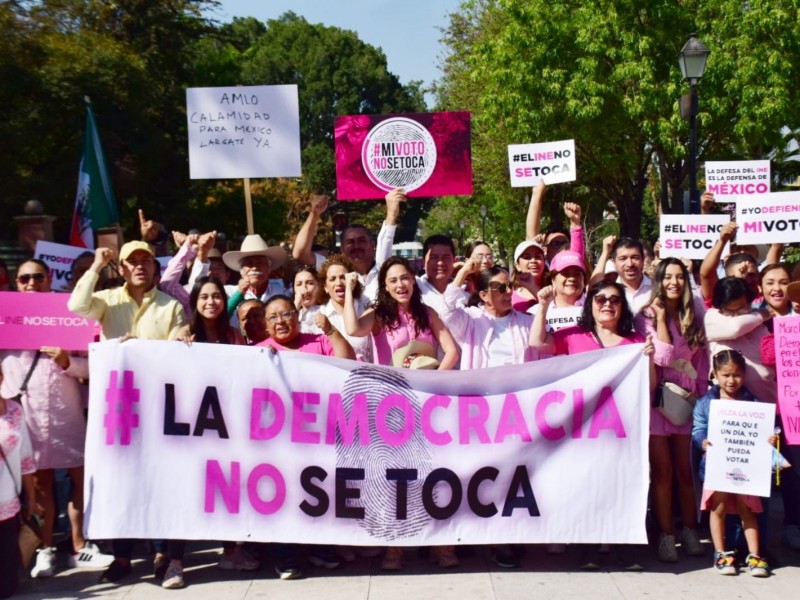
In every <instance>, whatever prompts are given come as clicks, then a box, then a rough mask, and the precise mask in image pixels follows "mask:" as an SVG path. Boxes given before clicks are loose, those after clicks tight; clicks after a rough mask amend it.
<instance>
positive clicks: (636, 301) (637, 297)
mask: <svg viewBox="0 0 800 600" xmlns="http://www.w3.org/2000/svg"><path fill="white" fill-rule="evenodd" d="M620 283H621V284H622V287H624V288H625V299H626V300H627V301H628V307H630V309H631V312H632V313H633V316H636V315H637V314H638V313H639V311H641V310H642V308H643V307H644V305H645V304H647V303H648V302H649V301H650V290H652V289H653V282H652V281H651V280H650V278H649V277H648V276H647V275H642V284H641V285H640V286H639V289H638V290H636V291H631V290H630V289H628V286H626V285H625V284H624V283H622V282H620Z"/></svg>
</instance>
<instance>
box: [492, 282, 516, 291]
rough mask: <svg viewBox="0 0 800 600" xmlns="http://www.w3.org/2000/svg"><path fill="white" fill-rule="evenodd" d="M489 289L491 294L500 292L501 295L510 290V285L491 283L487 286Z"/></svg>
mask: <svg viewBox="0 0 800 600" xmlns="http://www.w3.org/2000/svg"><path fill="white" fill-rule="evenodd" d="M489 289H490V290H492V291H493V292H500V293H501V294H505V293H506V292H507V291H508V290H510V289H511V284H510V283H497V282H496V281H493V282H491V283H490V284H489Z"/></svg>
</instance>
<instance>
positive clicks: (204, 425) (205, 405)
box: [192, 385, 228, 440]
mask: <svg viewBox="0 0 800 600" xmlns="http://www.w3.org/2000/svg"><path fill="white" fill-rule="evenodd" d="M206 429H212V430H214V431H216V432H217V434H218V435H219V437H220V438H221V439H223V440H227V439H228V428H227V427H226V426H225V418H224V417H223V416H222V407H221V406H220V405H219V396H218V395H217V388H215V387H214V386H213V385H210V386H208V387H207V388H206V391H205V393H204V394H203V400H202V402H200V409H199V410H198V411H197V422H196V423H195V426H194V433H193V434H192V435H196V436H201V435H203V434H204V433H205V431H206Z"/></svg>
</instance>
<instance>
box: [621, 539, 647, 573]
mask: <svg viewBox="0 0 800 600" xmlns="http://www.w3.org/2000/svg"><path fill="white" fill-rule="evenodd" d="M636 549H637V547H636V546H631V545H627V544H619V545H617V546H616V550H617V561H618V562H619V566H620V567H622V569H623V570H625V571H629V572H631V573H641V572H642V571H644V567H643V566H642V564H641V563H640V562H639V561H638V559H637V556H638V554H639V553H637V552H636Z"/></svg>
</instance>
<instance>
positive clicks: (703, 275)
mask: <svg viewBox="0 0 800 600" xmlns="http://www.w3.org/2000/svg"><path fill="white" fill-rule="evenodd" d="M735 234H736V221H731V222H730V223H725V225H724V226H723V227H722V231H720V232H719V239H718V240H717V242H716V243H715V244H714V246H713V247H712V248H711V250H709V252H708V254H706V257H705V258H704V259H703V262H702V264H701V265H700V292H701V293H702V294H703V298H706V299H708V298H711V295H712V294H713V293H714V286H715V285H717V281H719V275H717V267H718V266H719V261H720V260H721V259H722V251H723V250H724V249H725V245H726V244H727V243H728V242H730V241H731V240H732V239H733V236H734V235H735Z"/></svg>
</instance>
